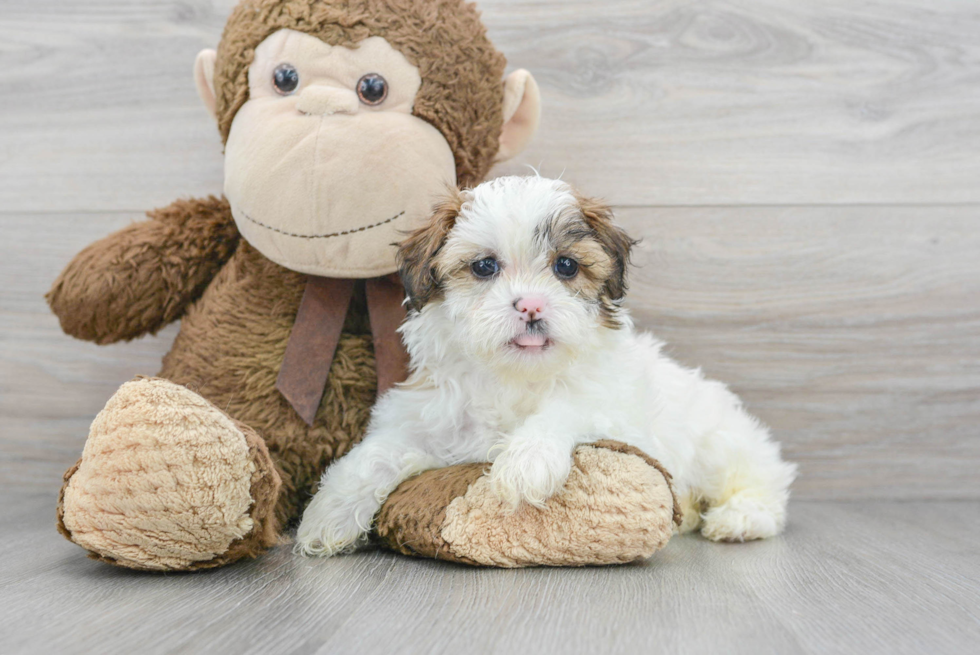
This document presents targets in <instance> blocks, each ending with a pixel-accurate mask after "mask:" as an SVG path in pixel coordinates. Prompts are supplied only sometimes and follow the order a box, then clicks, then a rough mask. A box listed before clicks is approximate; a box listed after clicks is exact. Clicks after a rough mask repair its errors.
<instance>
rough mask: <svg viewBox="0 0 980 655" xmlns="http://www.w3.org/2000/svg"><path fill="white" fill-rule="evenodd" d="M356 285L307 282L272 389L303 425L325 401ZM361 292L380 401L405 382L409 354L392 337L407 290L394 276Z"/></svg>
mask: <svg viewBox="0 0 980 655" xmlns="http://www.w3.org/2000/svg"><path fill="white" fill-rule="evenodd" d="M355 282H356V280H344V279H336V278H329V277H318V276H314V275H311V276H309V279H308V280H307V282H306V289H305V290H304V291H303V299H302V300H301V301H300V304H299V311H298V312H297V313H296V323H295V324H294V325H293V331H292V333H291V334H290V335H289V342H288V343H287V344H286V354H285V356H284V357H283V360H282V368H281V369H280V371H279V377H278V379H277V380H276V388H277V389H279V392H280V393H281V394H282V395H283V396H284V397H285V398H286V400H288V401H289V404H290V405H292V406H293V409H295V410H296V412H297V413H298V414H299V415H300V416H301V417H302V418H303V420H304V421H306V424H307V425H313V419H314V417H315V416H316V412H317V410H318V409H319V407H320V402H321V401H322V400H323V393H324V391H325V389H326V385H327V376H328V375H329V373H330V364H331V363H332V362H333V356H334V353H335V352H336V350H337V343H338V342H339V341H340V332H341V330H342V329H343V327H344V320H345V319H346V318H347V308H348V306H349V305H350V301H351V297H352V296H353V295H354V283H355ZM365 291H366V294H367V307H368V317H369V319H370V321H371V335H372V337H373V339H374V357H375V362H376V363H375V366H376V368H377V371H378V395H379V396H380V395H381V394H382V393H384V392H385V391H387V390H388V389H390V388H391V387H392V386H394V384H395V383H397V382H401V381H403V380H404V379H405V378H406V377H408V353H407V352H406V351H405V346H404V344H402V340H401V337H400V336H399V335H398V333H397V332H396V329H397V328H398V326H399V325H400V324H401V322H402V320H404V318H405V307H404V305H403V304H402V301H403V300H404V299H405V289H404V287H402V283H401V280H399V279H398V276H397V275H389V276H387V277H381V278H372V279H369V280H366V281H365Z"/></svg>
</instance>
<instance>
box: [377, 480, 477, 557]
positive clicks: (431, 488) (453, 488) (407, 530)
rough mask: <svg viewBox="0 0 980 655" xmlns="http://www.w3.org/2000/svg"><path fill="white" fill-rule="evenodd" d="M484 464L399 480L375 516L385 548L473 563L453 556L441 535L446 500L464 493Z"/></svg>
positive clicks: (444, 518)
mask: <svg viewBox="0 0 980 655" xmlns="http://www.w3.org/2000/svg"><path fill="white" fill-rule="evenodd" d="M487 467H488V465H487V464H460V465H458V466H449V467H446V468H442V469H435V470H433V471H426V472H425V473H422V474H420V475H417V476H415V477H414V478H410V479H408V480H406V481H405V482H402V483H401V485H399V486H398V488H397V489H395V491H393V492H392V493H391V495H390V496H388V499H387V500H386V501H385V504H384V506H382V508H381V510H380V511H379V512H378V516H377V519H376V520H375V534H376V535H377V536H378V538H379V539H380V540H381V543H383V544H384V545H385V546H387V547H388V548H391V549H392V550H397V551H398V552H400V553H402V554H404V555H416V556H422V557H432V558H435V559H443V560H448V561H451V562H461V563H463V564H476V562H473V561H472V560H468V559H465V558H460V557H457V556H456V555H455V554H454V553H453V552H452V550H451V549H450V547H449V545H448V544H447V543H446V540H445V539H443V538H442V525H443V523H445V521H446V510H447V509H448V508H449V504H450V503H452V502H453V501H454V500H455V499H457V498H459V497H460V496H462V495H464V494H465V493H466V490H467V489H469V488H470V485H471V484H473V483H474V482H476V481H477V479H478V478H480V476H482V475H483V474H484V472H485V471H486V469H487Z"/></svg>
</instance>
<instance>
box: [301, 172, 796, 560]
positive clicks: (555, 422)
mask: <svg viewBox="0 0 980 655" xmlns="http://www.w3.org/2000/svg"><path fill="white" fill-rule="evenodd" d="M632 245H633V241H632V240H631V239H630V238H629V237H628V236H627V235H626V233H625V232H623V231H622V230H621V229H620V228H619V227H617V226H616V225H615V224H614V223H613V220H612V213H611V211H610V210H609V208H608V207H605V206H604V205H602V204H600V203H598V202H596V201H594V200H590V199H587V198H584V197H581V196H579V195H577V194H576V193H575V192H574V191H573V190H572V189H571V188H570V187H569V186H568V185H567V184H565V183H564V182H561V181H557V180H549V179H545V178H541V177H503V178H498V179H496V180H493V181H490V182H486V183H484V184H481V185H480V186H478V187H476V188H475V189H472V190H469V191H463V192H460V193H454V195H453V196H452V197H451V198H449V199H448V200H446V201H445V202H443V203H442V204H441V205H440V206H439V207H438V209H437V211H436V212H435V215H434V216H433V217H432V219H431V221H430V222H429V223H428V225H426V226H425V227H423V228H422V229H420V230H418V231H416V232H415V233H413V234H412V235H411V236H410V237H409V238H408V239H407V240H406V241H405V242H404V243H403V244H402V246H401V248H400V253H399V261H400V272H401V276H402V280H403V281H404V283H405V286H406V288H407V290H408V296H409V297H408V303H409V306H410V312H409V316H408V318H407V319H406V321H405V323H404V325H403V326H402V327H401V333H402V336H403V338H404V342H405V344H406V346H407V348H408V352H409V355H410V357H411V363H412V373H411V376H410V377H409V379H408V380H407V381H406V382H405V383H403V384H401V385H399V386H397V387H395V388H394V389H392V390H391V391H389V392H388V393H387V394H386V395H385V396H384V397H383V398H381V399H380V400H379V401H378V403H377V405H376V406H375V408H374V411H373V414H372V417H371V423H370V426H369V427H368V431H367V435H366V436H365V437H364V440H363V441H362V442H361V443H359V444H358V445H357V446H356V447H355V448H354V449H353V450H352V451H351V452H350V453H349V454H347V455H346V456H344V457H342V458H340V459H339V460H338V461H337V462H335V463H334V464H333V465H331V466H330V468H329V469H328V470H327V471H326V473H324V475H323V480H322V482H321V485H320V489H319V491H318V492H317V494H316V495H315V497H314V498H313V500H312V502H311V503H310V505H309V507H307V509H306V512H305V514H304V515H303V521H302V523H301V524H300V527H299V532H298V549H299V550H300V551H301V552H303V553H306V554H309V555H333V554H336V553H341V552H344V551H348V550H351V549H353V548H354V547H356V546H357V545H358V544H360V543H362V542H363V541H364V540H365V539H366V536H367V534H368V532H369V531H370V529H371V523H372V520H373V518H374V515H375V512H377V511H378V509H379V508H380V507H381V505H382V503H383V502H384V500H385V498H386V497H387V496H388V494H390V493H391V492H392V491H393V490H394V489H395V488H396V487H397V486H398V485H399V484H400V483H401V482H402V481H404V480H405V479H406V478H409V477H411V476H413V475H415V474H417V473H419V472H421V471H424V470H426V469H431V468H437V467H443V466H449V465H452V464H459V463H463V462H481V461H487V460H489V461H491V462H492V466H491V468H490V472H489V475H490V482H491V488H492V489H493V491H494V492H495V493H496V494H497V495H498V496H499V498H500V499H501V500H503V501H505V502H506V503H508V504H510V505H511V506H513V507H515V508H516V507H518V506H519V505H521V503H528V504H530V505H535V506H538V507H541V506H543V505H544V504H545V502H546V501H547V500H548V498H549V497H550V496H552V495H553V494H555V493H556V492H558V491H559V490H561V489H562V487H563V485H564V483H565V480H566V478H567V477H568V474H569V472H570V469H571V464H572V452H573V450H574V449H575V447H576V445H577V444H581V443H588V442H592V441H595V440H597V439H606V438H607V439H616V440H619V441H624V442H626V443H629V444H632V445H634V446H636V447H638V448H640V449H641V450H643V451H644V452H646V453H647V454H649V455H651V456H653V457H655V458H656V459H658V460H660V462H661V463H663V465H664V466H665V467H666V468H667V470H669V471H670V472H671V473H672V474H673V477H674V484H675V488H676V491H677V495H678V497H679V498H680V499H681V505H682V510H683V512H684V516H685V519H684V522H683V525H682V526H681V531H685V532H686V531H690V530H694V529H696V528H698V527H700V529H701V534H702V535H704V536H705V537H707V538H708V539H713V540H724V541H743V540H747V539H760V538H764V537H771V536H773V535H775V534H777V533H778V532H780V530H782V528H783V525H784V524H785V521H786V502H787V499H788V496H789V485H790V483H791V482H792V481H793V479H794V477H795V474H796V467H795V465H793V464H789V463H787V462H784V461H783V460H782V459H781V458H780V454H779V445H778V444H777V443H775V442H773V441H772V440H771V439H770V438H769V433H768V431H767V430H766V428H765V427H763V426H762V425H760V423H759V421H758V420H756V419H755V418H753V417H752V416H750V415H749V414H748V413H746V412H745V410H744V409H743V408H742V404H741V402H740V401H739V399H738V398H737V397H736V396H735V395H734V394H733V393H731V392H730V391H729V390H728V389H727V388H726V387H725V386H724V385H723V384H721V383H719V382H714V381H711V380H706V379H704V378H703V377H702V376H701V374H700V372H699V371H697V370H691V369H687V368H684V367H682V366H680V365H679V364H677V363H676V362H674V361H672V360H671V359H670V358H668V357H667V356H666V355H664V354H663V353H662V352H661V349H662V344H661V343H660V342H659V341H657V340H656V339H655V338H654V337H652V336H651V335H649V334H646V333H641V332H636V331H635V330H634V328H633V323H632V321H631V320H630V317H629V313H628V312H627V310H626V309H624V308H623V307H622V306H621V304H620V302H621V300H622V299H623V296H624V294H625V292H626V276H627V267H628V263H629V258H630V248H631V246H632Z"/></svg>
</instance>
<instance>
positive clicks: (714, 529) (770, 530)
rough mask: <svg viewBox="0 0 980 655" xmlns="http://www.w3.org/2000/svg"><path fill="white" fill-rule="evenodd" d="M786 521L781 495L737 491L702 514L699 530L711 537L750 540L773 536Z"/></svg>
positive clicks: (725, 539) (713, 538) (727, 539)
mask: <svg viewBox="0 0 980 655" xmlns="http://www.w3.org/2000/svg"><path fill="white" fill-rule="evenodd" d="M785 523H786V505H785V500H782V499H775V498H774V499H767V498H765V497H763V496H753V495H748V494H745V493H744V492H743V493H737V494H735V495H733V496H732V497H731V498H729V499H728V500H727V501H725V502H724V503H723V504H721V505H717V506H715V507H711V508H710V509H708V511H707V512H705V513H704V514H703V515H702V523H701V534H702V535H703V536H704V537H706V538H708V539H710V540H712V541H751V540H753V539H766V538H768V537H773V536H775V535H777V534H779V533H780V532H782V530H783V526H784V525H785Z"/></svg>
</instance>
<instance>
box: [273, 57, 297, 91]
mask: <svg viewBox="0 0 980 655" xmlns="http://www.w3.org/2000/svg"><path fill="white" fill-rule="evenodd" d="M272 85H273V86H274V87H276V93H278V94H279V95H283V96H288V95H291V94H292V93H293V92H294V91H296V87H298V86H299V71H297V70H296V69H295V68H294V67H292V66H290V65H289V64H280V65H279V67H278V68H276V70H275V71H274V72H273V73H272Z"/></svg>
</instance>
